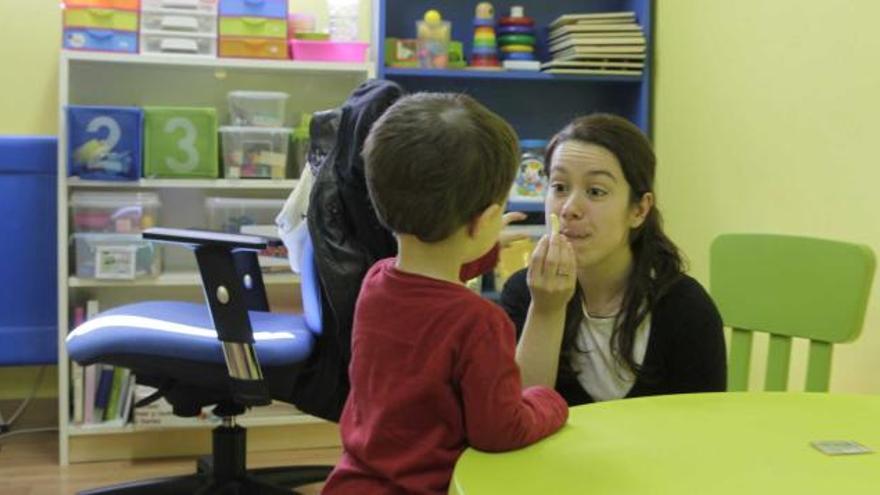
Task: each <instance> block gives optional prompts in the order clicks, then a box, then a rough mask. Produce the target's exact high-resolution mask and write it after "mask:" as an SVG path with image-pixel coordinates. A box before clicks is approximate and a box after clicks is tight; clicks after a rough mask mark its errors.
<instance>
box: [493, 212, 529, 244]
mask: <svg viewBox="0 0 880 495" xmlns="http://www.w3.org/2000/svg"><path fill="white" fill-rule="evenodd" d="M526 218H527V217H526V214H525V213H522V212H519V211H511V212H508V213H505V214H504V215H502V216H501V234H500V235H499V236H498V242H499V243H500V244H501V247H503V248H505V247H507V246H509V245H510V244H512V243H514V242H516V241H521V240H523V239H528V238H529V236H528V234H526V233H525V232H522V233H519V234H517V233H510V232H504V229H505V228H507V226H508V225H510V224H511V223H513V222H522V221H523V220H525V219H526Z"/></svg>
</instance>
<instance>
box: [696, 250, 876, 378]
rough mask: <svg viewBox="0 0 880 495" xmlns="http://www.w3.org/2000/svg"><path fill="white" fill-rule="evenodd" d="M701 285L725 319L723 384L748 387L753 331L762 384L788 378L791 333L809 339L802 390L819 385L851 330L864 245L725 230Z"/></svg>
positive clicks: (867, 260) (863, 276) (861, 295)
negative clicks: (761, 351)
mask: <svg viewBox="0 0 880 495" xmlns="http://www.w3.org/2000/svg"><path fill="white" fill-rule="evenodd" d="M709 263H710V269H709V273H710V275H709V285H710V292H711V293H712V297H713V298H714V300H715V303H716V304H717V305H718V309H719V311H720V312H721V317H722V319H723V320H724V324H725V325H726V326H728V327H731V331H732V333H731V340H730V356H729V359H728V373H727V374H728V377H727V388H728V390H730V391H743V390H746V389H747V388H748V378H749V365H750V363H751V349H752V335H753V332H766V333H769V334H770V344H769V348H768V353H767V373H766V376H765V380H764V389H765V390H767V391H784V390H786V388H787V386H788V367H789V360H790V357H791V338H792V337H800V338H805V339H809V341H810V351H809V357H808V360H807V380H806V391H808V392H827V391H828V382H829V379H830V375H831V350H832V346H833V344H836V343H840V342H849V341H852V340H855V338H856V337H858V336H859V333H860V332H861V329H862V323H863V322H864V317H865V308H866V306H867V303H868V295H869V293H870V291H871V282H872V279H873V277H874V266H875V260H874V252H873V251H872V250H871V248H869V247H868V246H865V245H861V244H851V243H847V242H838V241H830V240H824V239H815V238H808V237H796V236H786V235H770V234H725V235H721V236H719V237H718V238H716V239H715V241H714V242H713V243H712V247H711V251H710V256H709Z"/></svg>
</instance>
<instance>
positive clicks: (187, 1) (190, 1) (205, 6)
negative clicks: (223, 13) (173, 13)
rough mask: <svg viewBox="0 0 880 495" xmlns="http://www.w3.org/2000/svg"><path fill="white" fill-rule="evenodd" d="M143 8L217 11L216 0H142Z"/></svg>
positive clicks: (214, 12) (213, 12)
mask: <svg viewBox="0 0 880 495" xmlns="http://www.w3.org/2000/svg"><path fill="white" fill-rule="evenodd" d="M141 4H142V6H143V10H154V9H174V10H180V11H190V12H192V11H195V12H206V13H212V14H216V13H217V0H143V1H142V2H141Z"/></svg>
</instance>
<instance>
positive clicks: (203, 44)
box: [140, 31, 217, 57]
mask: <svg viewBox="0 0 880 495" xmlns="http://www.w3.org/2000/svg"><path fill="white" fill-rule="evenodd" d="M140 45H141V53H143V54H148V55H193V56H203V57H214V56H216V55H217V38H216V37H215V36H214V35H213V34H190V33H183V32H181V33H169V32H167V31H141V37H140Z"/></svg>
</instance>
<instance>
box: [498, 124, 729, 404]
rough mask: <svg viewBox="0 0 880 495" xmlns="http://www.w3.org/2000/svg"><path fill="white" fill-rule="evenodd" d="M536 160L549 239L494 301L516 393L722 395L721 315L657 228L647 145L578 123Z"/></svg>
mask: <svg viewBox="0 0 880 495" xmlns="http://www.w3.org/2000/svg"><path fill="white" fill-rule="evenodd" d="M545 164H546V165H545V168H546V172H547V174H548V177H549V184H550V187H549V191H548V194H547V199H546V202H545V213H546V216H547V224H548V225H549V224H550V223H551V222H550V217H551V216H552V215H556V216H557V217H558V219H559V224H560V231H559V233H553V234H552V235H549V236H544V237H543V238H542V239H541V240H540V241H539V242H538V245H537V247H536V249H535V251H534V253H533V254H532V257H531V259H530V261H529V266H528V268H527V269H524V270H522V271H520V272H517V273H516V274H514V275H513V276H512V277H511V278H510V279H509V280H508V282H507V283H506V284H505V286H504V290H503V293H502V296H501V303H502V305H503V307H504V308H505V310H506V311H507V313H508V314H509V315H510V317H511V319H512V320H513V321H514V323H515V324H516V326H517V331H518V333H519V344H518V347H517V362H518V363H519V365H520V368H521V370H522V375H523V382H524V385H527V386H528V385H538V384H540V385H548V386H553V385H554V384H555V386H556V389H557V390H558V391H559V392H560V393H561V394H562V395H563V397H565V399H566V400H567V401H568V403H569V405H577V404H584V403H589V402H593V401H602V400H610V399H619V398H624V397H637V396H644V395H659V394H671V393H687V392H708V391H721V390H724V389H725V385H726V362H725V361H726V360H725V348H724V337H723V333H722V323H721V318H720V316H719V314H718V311H717V309H716V308H715V305H714V304H713V302H712V300H711V299H710V297H709V295H708V294H707V293H706V291H705V290H704V289H703V288H702V286H700V284H699V283H698V282H697V281H696V280H694V279H693V278H691V277H689V276H687V275H685V274H684V273H683V269H684V268H683V262H682V259H681V256H680V254H679V252H678V248H676V246H675V244H673V243H672V241H671V240H669V238H668V237H667V236H666V234H664V232H663V228H662V225H661V217H660V212H659V211H658V210H657V208H656V207H655V204H654V201H655V196H654V192H653V186H654V168H655V157H654V152H653V150H652V149H651V145H650V143H649V142H648V140H647V138H646V137H645V136H644V135H643V134H642V132H641V131H640V130H639V129H638V128H637V127H636V126H634V125H633V124H631V123H630V122H628V121H626V120H625V119H622V118H620V117H616V116H613V115H606V114H595V115H590V116H587V117H580V118H577V119H575V120H574V121H572V122H571V123H570V124H569V125H568V126H566V127H565V128H564V129H563V130H562V131H560V132H559V133H558V134H556V136H554V137H553V139H552V140H551V141H550V144H549V146H548V148H547V153H546V160H545Z"/></svg>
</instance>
